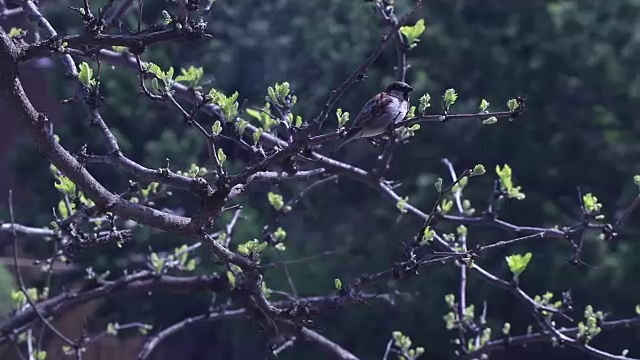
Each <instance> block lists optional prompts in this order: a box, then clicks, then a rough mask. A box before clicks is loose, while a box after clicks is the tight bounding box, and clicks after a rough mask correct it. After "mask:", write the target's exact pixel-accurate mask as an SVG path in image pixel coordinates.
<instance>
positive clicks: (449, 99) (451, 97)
mask: <svg viewBox="0 0 640 360" xmlns="http://www.w3.org/2000/svg"><path fill="white" fill-rule="evenodd" d="M442 98H443V99H444V107H445V110H447V111H448V110H449V108H450V107H451V105H453V104H455V102H456V100H458V94H457V93H456V90H455V89H447V90H446V91H445V92H444V96H443V97H442Z"/></svg>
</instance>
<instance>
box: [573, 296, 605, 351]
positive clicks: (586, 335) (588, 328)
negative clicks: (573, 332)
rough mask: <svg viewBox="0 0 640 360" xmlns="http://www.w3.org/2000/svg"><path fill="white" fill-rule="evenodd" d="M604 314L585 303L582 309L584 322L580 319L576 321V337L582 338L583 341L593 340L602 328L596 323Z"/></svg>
mask: <svg viewBox="0 0 640 360" xmlns="http://www.w3.org/2000/svg"><path fill="white" fill-rule="evenodd" d="M603 318H604V315H603V313H602V311H598V312H594V311H593V306H591V305H587V306H586V307H585V309H584V319H585V321H586V324H585V323H583V322H582V321H581V322H579V323H578V338H579V339H582V340H583V341H584V342H585V343H589V341H591V340H593V338H594V337H596V336H597V335H598V334H600V332H601V331H602V329H601V328H600V327H599V326H598V323H599V322H600V321H602V320H603Z"/></svg>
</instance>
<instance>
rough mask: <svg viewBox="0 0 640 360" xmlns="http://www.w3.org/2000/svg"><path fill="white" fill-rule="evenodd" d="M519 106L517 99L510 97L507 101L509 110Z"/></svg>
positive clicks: (512, 110)
mask: <svg viewBox="0 0 640 360" xmlns="http://www.w3.org/2000/svg"><path fill="white" fill-rule="evenodd" d="M519 106H520V104H518V100H516V99H510V100H509V101H507V108H508V109H509V111H511V112H514V111H516V110H517V109H518V107H519Z"/></svg>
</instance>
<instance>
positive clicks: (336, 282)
mask: <svg viewBox="0 0 640 360" xmlns="http://www.w3.org/2000/svg"><path fill="white" fill-rule="evenodd" d="M333 286H334V287H335V288H336V290H338V291H340V290H342V281H341V280H340V279H334V280H333Z"/></svg>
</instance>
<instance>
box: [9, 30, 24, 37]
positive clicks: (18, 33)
mask: <svg viewBox="0 0 640 360" xmlns="http://www.w3.org/2000/svg"><path fill="white" fill-rule="evenodd" d="M23 33H24V30H22V29H20V28H17V27H12V28H11V30H9V34H7V35H9V37H10V38H18V37H20V36H22V34H23Z"/></svg>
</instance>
